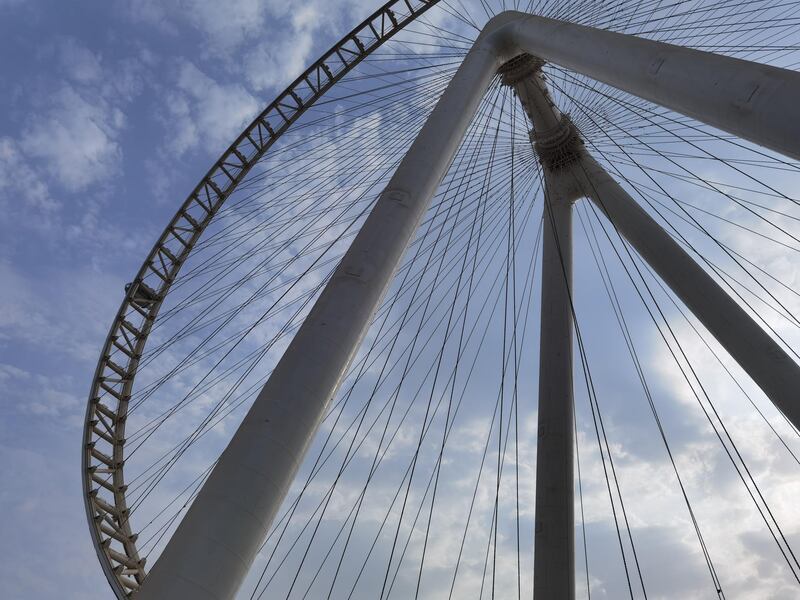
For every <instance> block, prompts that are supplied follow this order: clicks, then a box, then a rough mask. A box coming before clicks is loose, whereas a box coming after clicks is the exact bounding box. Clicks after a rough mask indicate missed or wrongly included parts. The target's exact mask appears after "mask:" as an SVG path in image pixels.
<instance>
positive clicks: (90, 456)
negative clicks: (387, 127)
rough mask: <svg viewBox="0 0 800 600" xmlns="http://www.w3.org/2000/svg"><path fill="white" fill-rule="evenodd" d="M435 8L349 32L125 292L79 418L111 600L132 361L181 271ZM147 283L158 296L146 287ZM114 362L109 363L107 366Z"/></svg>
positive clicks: (124, 587) (270, 113) (383, 16)
mask: <svg viewBox="0 0 800 600" xmlns="http://www.w3.org/2000/svg"><path fill="white" fill-rule="evenodd" d="M437 2H438V0H416V1H414V0H395V1H393V2H387V3H386V4H385V5H384V6H383V7H381V8H380V9H379V10H378V11H376V12H375V13H373V14H372V15H371V16H370V17H369V18H368V19H366V20H365V21H364V22H363V23H361V24H360V25H359V26H358V27H356V28H355V29H354V30H353V31H352V32H350V34H348V35H347V36H346V37H345V38H343V39H342V40H341V41H340V42H339V43H338V44H336V45H335V46H334V47H333V48H331V49H330V50H329V51H328V52H327V53H326V54H325V55H324V56H323V57H322V58H320V59H319V60H318V61H317V62H315V63H314V64H313V65H312V66H311V67H309V68H308V69H307V70H306V72H305V73H303V74H302V75H301V76H300V77H298V78H297V79H296V80H295V81H294V82H293V83H292V84H291V85H290V86H289V87H288V88H287V89H286V90H284V92H283V93H281V94H280V95H279V96H278V97H277V98H276V99H275V100H273V101H272V102H271V103H270V105H269V106H268V107H267V108H266V109H265V110H264V111H263V112H262V113H261V114H260V115H259V116H258V117H257V118H256V119H255V120H254V121H253V122H252V123H251V124H250V126H248V127H247V129H245V130H244V131H243V132H242V134H241V135H240V136H239V137H238V138H237V139H236V141H235V142H234V143H233V144H231V146H230V148H228V149H227V150H226V151H225V153H224V154H223V155H222V156H221V157H220V158H219V160H218V161H217V162H216V163H215V164H214V166H213V167H212V168H211V170H210V171H209V172H208V173H207V174H206V176H205V177H204V178H203V179H202V181H200V183H199V184H198V185H197V187H196V188H195V189H194V190H193V191H192V193H191V194H190V195H189V197H188V198H187V199H186V201H185V202H184V203H183V205H182V206H181V208H180V209H179V210H178V212H177V213H176V214H175V216H174V217H173V219H172V221H171V222H170V223H169V225H167V227H166V229H165V230H164V233H163V234H162V235H161V237H160V238H159V239H158V241H157V242H156V244H155V246H154V247H153V249H152V250H151V251H150V254H149V255H148V257H147V259H146V260H145V262H144V264H143V265H142V268H141V269H140V270H139V273H137V275H136V278H135V279H134V280H133V282H132V283H131V284H130V286H129V287H128V289H127V294H126V296H125V300H124V301H123V303H122V306H121V307H120V309H119V312H118V313H117V317H116V319H115V320H114V325H113V326H112V328H111V331H110V332H109V335H108V339H107V340H106V344H105V347H104V348H103V351H102V354H101V357H100V361H99V363H98V365H97V371H96V374H95V379H94V384H93V386H92V391H91V398H90V402H89V407H88V412H87V416H86V423H87V425H86V431H85V437H84V440H85V441H84V443H85V451H84V458H83V460H84V464H83V479H84V492H85V497H86V510H87V513H88V517H89V521H90V523H91V525H92V527H91V531H92V537H93V538H94V541H95V545H96V547H97V549H98V556H99V558H100V561H101V563H102V565H103V570H104V571H105V573H106V576H107V577H108V579H109V582H110V583H111V585H112V587H113V588H114V590H115V592H116V593H117V595H118V596H120V597H122V596H125V595H128V594H129V593H130V592H131V591H135V590H137V589H138V588H139V585H140V584H141V582H142V581H143V580H144V577H145V564H144V560H142V559H141V558H140V557H139V553H138V551H137V549H136V535H135V534H133V532H132V531H131V525H130V522H129V520H128V508H127V502H126V499H125V491H126V486H125V475H124V467H125V421H126V417H127V411H128V402H129V399H130V397H131V391H132V389H133V385H134V380H135V378H136V371H137V368H138V365H139V359H140V358H141V356H142V353H143V351H144V348H145V344H146V343H147V338H148V335H149V333H150V330H151V328H152V326H153V323H154V322H155V320H156V318H157V317H158V312H159V309H160V308H161V304H162V302H163V300H164V298H165V297H166V295H167V293H168V292H169V289H170V287H171V285H172V283H173V282H174V281H175V278H176V277H177V276H178V273H179V271H180V269H181V266H182V265H183V263H184V262H185V261H186V259H187V258H188V256H189V254H190V253H191V251H192V248H193V247H194V246H195V244H196V243H197V241H198V240H199V239H200V237H201V236H202V235H203V231H205V229H206V227H207V226H208V224H209V223H211V220H212V219H213V218H214V215H216V214H217V212H219V210H220V208H221V207H222V205H223V204H224V203H225V200H226V199H227V198H228V196H229V195H230V194H231V193H232V192H233V190H235V189H236V187H237V186H238V185H239V183H240V182H241V181H242V180H243V179H244V178H245V176H246V175H247V174H248V173H249V172H250V170H251V169H252V167H253V166H254V165H255V164H256V163H258V161H259V160H261V158H262V157H263V156H264V154H265V153H266V152H267V151H268V150H269V149H270V147H271V146H272V145H273V144H274V143H275V142H276V141H277V140H278V138H279V137H280V136H281V135H283V134H284V133H285V132H286V131H287V130H288V129H289V128H290V127H291V125H292V124H293V123H294V122H296V121H297V119H299V118H300V116H301V115H302V114H303V113H304V112H305V111H306V110H307V109H308V107H310V106H311V105H313V104H314V103H315V102H316V101H317V100H318V99H319V98H321V97H322V96H323V95H324V94H325V92H327V91H328V90H329V89H330V88H331V87H333V86H334V85H335V84H336V82H337V81H339V80H340V79H342V78H343V77H344V76H345V75H347V73H349V72H350V71H351V70H352V69H353V68H354V67H356V66H357V65H358V64H359V63H360V62H361V61H362V60H363V59H364V58H366V57H367V56H368V55H369V54H370V53H372V52H373V51H374V50H376V49H377V48H379V47H380V46H381V45H382V44H383V43H384V42H386V41H387V40H389V39H390V38H391V37H392V36H393V35H395V34H396V33H397V32H398V31H401V30H402V29H403V27H405V26H406V25H407V24H408V23H411V22H412V21H414V19H416V18H417V17H418V16H419V15H421V14H423V13H425V12H426V11H427V10H428V9H429V8H430V7H432V6H434V5H435V4H436V3H437ZM152 276H155V280H156V281H158V282H159V283H158V286H157V287H151V286H150V285H148V284H147V283H145V282H146V281H151V280H153V279H154V278H153V277H152ZM112 357H113V359H112Z"/></svg>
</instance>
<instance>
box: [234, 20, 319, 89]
mask: <svg viewBox="0 0 800 600" xmlns="http://www.w3.org/2000/svg"><path fill="white" fill-rule="evenodd" d="M319 27H320V15H319V12H318V11H317V9H316V8H314V7H313V6H306V7H305V8H301V9H299V10H298V11H297V12H295V13H294V14H293V15H292V17H291V19H290V27H287V28H282V29H281V30H280V32H277V35H275V36H272V37H270V38H269V39H266V40H264V41H262V42H261V43H259V44H258V45H257V46H256V47H255V48H254V49H253V50H251V51H250V52H248V54H247V56H246V58H245V74H246V76H247V79H248V81H249V82H250V85H252V86H253V87H254V88H256V89H258V90H264V89H267V88H271V87H278V86H280V87H283V86H285V85H288V84H289V83H290V82H291V81H292V80H293V79H294V78H295V77H297V76H298V75H300V73H302V72H303V71H304V70H305V69H306V67H307V66H308V65H309V63H310V62H311V61H312V60H313V59H314V57H312V55H311V54H312V51H313V49H314V40H315V34H316V31H317V30H318V29H319Z"/></svg>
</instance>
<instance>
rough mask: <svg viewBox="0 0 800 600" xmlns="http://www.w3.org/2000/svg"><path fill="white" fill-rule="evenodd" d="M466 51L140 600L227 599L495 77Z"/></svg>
mask: <svg viewBox="0 0 800 600" xmlns="http://www.w3.org/2000/svg"><path fill="white" fill-rule="evenodd" d="M498 60H499V58H498V54H497V52H496V51H495V49H494V48H493V47H492V46H491V44H490V43H489V42H488V41H487V42H486V43H481V42H479V43H478V44H476V46H475V47H474V48H473V49H472V50H471V51H470V52H469V54H468V55H467V57H466V58H465V60H464V62H463V64H462V65H461V67H460V68H459V70H458V72H457V73H456V75H455V76H454V78H453V80H452V81H451V82H450V84H449V85H448V87H447V89H446V91H445V92H444V94H443V95H442V97H441V99H440V100H439V102H438V104H437V106H436V108H435V109H434V111H433V112H432V114H431V116H430V117H429V119H428V121H427V123H426V124H425V126H424V127H423V128H422V130H421V131H420V133H419V135H418V137H417V139H416V140H415V141H414V143H413V145H412V146H411V148H410V149H409V151H408V154H407V155H406V156H405V158H404V159H403V161H402V162H401V164H400V166H399V167H398V169H397V172H396V173H395V175H394V176H393V177H392V179H391V181H390V182H389V184H388V186H387V188H386V190H385V191H384V192H383V194H382V195H381V197H380V198H379V199H378V202H377V204H376V205H375V207H374V209H373V210H372V213H371V214H370V215H369V217H368V218H367V220H366V222H365V223H364V225H363V227H362V228H361V231H360V232H359V234H358V235H357V236H356V238H355V240H354V241H353V243H352V245H351V247H350V249H349V250H348V251H347V253H346V254H345V256H344V258H343V259H342V262H341V264H340V266H339V267H338V268H337V269H336V272H335V273H334V275H333V277H332V279H331V280H330V282H329V283H328V284H327V286H326V287H325V289H324V290H323V292H322V294H321V295H320V297H319V299H318V300H317V302H316V304H315V305H314V307H313V308H312V310H311V312H310V314H309V315H308V317H307V319H306V320H305V322H304V323H303V325H302V327H301V328H300V329H299V331H298V332H297V334H296V335H295V337H294V339H293V340H292V342H291V344H290V346H289V348H288V349H287V350H286V352H285V353H284V355H283V357H282V358H281V360H280V362H279V363H278V365H277V366H276V367H275V370H274V372H273V373H272V375H271V377H270V378H269V380H268V382H267V383H266V385H265V386H264V388H263V390H262V391H261V393H260V394H259V396H258V398H257V399H256V401H255V403H254V404H253V406H252V408H251V409H250V411H249V412H248V414H247V415H246V416H245V418H244V420H243V422H242V424H241V425H240V427H239V429H238V430H237V432H236V433H235V435H234V437H233V439H232V440H231V442H230V444H229V445H228V447H227V448H226V449H225V451H224V452H223V453H222V455H221V456H220V459H219V461H218V462H217V465H216V466H215V468H214V470H213V472H212V473H211V475H210V477H209V478H208V481H207V482H206V483H205V485H204V486H203V488H202V490H201V491H200V493H199V495H198V496H197V498H196V499H195V501H194V502H193V503H192V506H191V507H190V509H189V511H188V513H187V514H186V516H185V517H184V519H183V521H182V522H181V524H180V525H179V527H178V529H177V531H176V532H175V534H174V535H173V537H172V539H171V540H170V541H169V542H168V544H167V546H166V548H165V549H164V551H163V553H162V554H161V556H160V557H159V559H158V561H157V562H156V564H155V566H154V567H153V569H152V570H151V571H150V573H149V574H148V576H147V578H146V579H145V581H144V584H143V586H142V589H141V591H139V592H138V593H137V599H138V600H230V599H231V598H233V597H234V596H235V594H236V591H237V590H238V588H239V586H240V585H241V583H242V581H243V580H244V578H245V576H246V575H247V572H248V571H249V569H250V566H251V564H252V562H253V560H254V558H255V556H256V554H257V552H258V549H259V547H260V545H261V543H262V542H263V541H264V538H265V537H266V535H267V532H268V530H269V527H270V525H271V523H272V521H273V519H274V517H275V515H276V513H277V511H278V509H279V507H280V505H281V503H282V502H283V499H284V497H285V496H286V493H287V492H288V490H289V486H290V485H291V483H292V480H293V479H294V475H295V473H296V471H297V469H298V467H299V466H300V464H301V462H302V460H303V456H304V454H305V452H306V449H307V447H308V444H309V443H310V441H311V439H312V437H313V435H314V433H315V432H316V430H317V426H318V424H319V422H320V420H321V418H322V417H323V415H324V413H325V410H326V408H327V406H328V404H329V401H330V399H331V398H332V396H333V395H334V394H335V392H336V390H337V388H338V386H339V384H340V382H341V379H342V377H343V375H344V373H345V372H346V370H347V368H348V366H349V364H350V362H351V361H352V359H353V356H354V354H355V352H356V350H357V349H358V346H359V343H360V342H361V339H362V338H363V336H364V334H365V332H366V330H367V328H368V326H369V324H370V322H371V320H372V317H373V315H374V313H375V311H376V310H377V308H378V306H379V304H380V302H381V299H382V297H383V295H384V293H385V292H386V290H387V288H388V286H389V283H390V281H391V278H392V276H393V274H394V272H395V270H396V268H397V265H398V263H399V261H400V259H401V257H402V255H403V253H404V251H405V249H406V247H407V245H408V244H409V242H410V240H411V238H412V236H413V234H414V232H415V230H416V228H417V226H418V224H419V222H420V220H421V219H422V217H423V215H424V214H425V211H426V209H427V208H428V205H429V203H430V200H431V198H432V197H433V194H434V193H435V191H436V188H437V187H438V185H439V183H440V182H441V180H442V178H443V177H444V175H445V173H446V172H447V169H448V168H449V166H450V163H451V161H452V159H453V157H454V155H455V153H456V151H457V149H458V147H459V145H460V143H461V140H462V138H463V136H464V133H465V132H466V129H467V127H468V126H469V124H470V122H471V121H472V118H473V116H474V114H475V112H476V110H477V108H478V106H479V103H480V101H481V100H482V98H483V97H484V95H485V93H486V90H487V89H488V87H489V85H490V83H491V80H492V78H493V76H494V75H495V72H496V70H497V66H498Z"/></svg>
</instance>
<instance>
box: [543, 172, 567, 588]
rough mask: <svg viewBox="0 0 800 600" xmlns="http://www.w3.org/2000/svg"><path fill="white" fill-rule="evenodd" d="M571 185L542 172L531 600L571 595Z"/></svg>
mask: <svg viewBox="0 0 800 600" xmlns="http://www.w3.org/2000/svg"><path fill="white" fill-rule="evenodd" d="M571 180H572V175H571V174H570V173H569V172H568V171H560V172H559V173H558V174H556V175H553V174H552V173H546V174H545V205H544V225H543V227H544V231H543V246H542V314H541V337H540V341H539V348H540V350H539V415H538V423H539V426H538V440H537V444H536V524H535V533H534V550H535V552H534V565H533V590H534V598H536V599H537V600H539V599H541V600H551V599H557V600H573V599H574V598H575V547H574V546H575V515H574V513H575V508H574V496H575V491H574V488H575V479H574V475H573V456H574V452H573V448H574V444H575V436H574V433H573V431H574V429H573V427H574V425H573V418H574V417H573V413H574V401H573V387H572V332H573V323H572V302H571V287H572V201H573V200H574V199H575V197H574V194H572V193H571V192H570V190H569V187H570V186H569V184H570V183H571ZM572 187H574V186H572Z"/></svg>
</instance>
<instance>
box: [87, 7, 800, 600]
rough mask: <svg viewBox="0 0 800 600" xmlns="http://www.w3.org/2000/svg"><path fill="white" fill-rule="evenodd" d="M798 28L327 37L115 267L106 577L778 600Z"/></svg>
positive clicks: (152, 592)
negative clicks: (148, 244) (138, 260)
mask: <svg viewBox="0 0 800 600" xmlns="http://www.w3.org/2000/svg"><path fill="white" fill-rule="evenodd" d="M799 17H800V2H795V1H787V2H782V3H779V4H777V5H776V4H775V3H769V2H764V1H761V0H756V1H755V2H749V3H747V4H744V3H741V2H739V1H735V0H722V1H718V2H707V1H704V0H696V1H695V0H693V1H687V2H664V1H662V0H642V1H639V2H630V1H622V0H609V1H607V2H597V1H595V0H581V1H577V2H570V3H562V2H552V1H549V0H536V1H531V2H517V1H513V2H512V1H510V0H509V1H508V2H505V1H503V2H500V1H499V0H498V1H495V2H488V1H485V0H481V1H480V2H475V3H471V2H468V1H466V0H427V1H426V0H416V1H414V0H396V1H393V2H387V3H386V4H385V5H384V6H383V7H381V8H380V9H379V10H377V11H376V12H375V13H373V14H372V15H371V16H370V17H369V18H368V19H366V20H365V21H364V22H362V23H361V24H360V25H359V26H358V27H356V28H355V29H354V30H353V31H352V32H350V33H349V34H348V35H347V36H345V37H344V38H342V40H341V41H340V42H339V43H337V44H336V45H335V46H334V47H333V48H332V49H331V50H329V51H328V52H326V53H325V54H324V55H323V56H322V57H321V58H320V59H319V60H318V61H316V62H315V63H314V64H313V65H311V66H310V67H309V68H308V69H307V70H306V71H305V72H304V73H303V74H302V75H301V76H300V77H298V78H297V79H296V80H295V81H294V82H293V83H292V84H291V85H290V86H289V87H288V88H287V89H286V90H285V91H284V92H283V93H281V94H280V95H279V96H278V97H277V98H276V99H275V100H274V101H273V102H272V103H271V104H269V106H268V107H267V108H266V109H265V110H264V111H263V112H262V113H261V114H260V115H259V116H258V117H257V118H256V119H255V120H254V121H253V122H252V123H251V124H250V125H249V126H248V127H247V128H245V130H244V131H243V132H242V133H241V134H240V135H239V136H238V137H237V138H236V140H235V141H234V142H233V144H232V145H231V146H230V147H229V148H228V149H227V150H226V151H225V152H224V153H223V155H222V156H221V157H220V159H219V160H218V161H217V162H216V163H215V164H214V166H213V167H212V168H211V170H210V171H209V172H208V173H207V174H206V176H205V177H204V178H203V179H202V180H201V182H200V183H199V184H198V185H197V187H196V188H195V189H194V190H193V191H192V192H191V194H190V195H189V197H188V198H187V199H186V201H185V202H184V203H183V204H182V205H181V206H180V208H179V210H178V212H177V213H176V215H175V216H174V217H173V219H172V220H171V221H170V223H169V224H168V225H167V227H166V228H165V230H164V232H163V233H162V235H161V236H160V237H159V239H158V240H157V242H156V244H155V246H154V247H153V249H152V250H151V251H150V253H149V255H148V256H147V258H146V260H145V262H144V264H143V265H142V267H141V269H140V270H139V272H138V273H137V274H136V276H135V277H134V278H133V280H132V282H131V283H130V284H129V285H128V286H126V289H125V297H124V300H123V303H122V306H121V307H120V310H119V312H118V314H117V316H116V318H115V319H114V322H113V325H112V327H111V330H110V332H109V335H108V338H107V340H106V343H105V345H104V347H103V349H102V351H101V356H100V361H99V363H98V367H97V371H96V373H95V377H94V381H93V385H92V389H91V393H90V398H89V402H88V408H87V414H86V423H85V430H84V439H83V464H82V469H83V482H84V489H83V491H84V496H85V503H86V510H87V516H88V520H89V527H90V531H91V535H92V540H93V542H94V545H95V548H96V550H97V555H98V558H99V560H100V564H101V566H102V568H103V570H104V573H105V575H106V577H107V579H108V581H109V583H110V585H111V587H112V589H113V591H114V593H115V594H116V596H117V597H118V598H141V599H142V600H150V599H161V598H209V599H221V598H233V597H234V596H235V597H237V598H250V599H251V600H252V599H254V598H262V597H264V598H266V597H286V598H316V597H327V598H340V597H341V598H376V597H380V598H381V599H383V598H384V597H385V598H389V597H391V596H394V597H410V596H411V595H414V597H422V598H428V597H430V598H434V597H435V598H439V597H442V598H443V597H448V598H453V597H458V598H462V597H463V598H471V597H476V598H483V597H492V598H494V597H498V598H521V597H524V596H528V597H529V596H531V594H532V593H533V594H535V597H536V598H539V599H541V598H575V597H581V598H591V596H592V595H593V594H594V595H595V596H597V597H615V598H617V597H630V598H631V599H633V598H640V597H641V598H647V597H648V596H651V597H673V596H674V595H681V597H687V598H692V597H703V598H708V597H718V598H726V597H729V596H726V593H728V594H732V595H731V596H730V597H736V596H735V591H736V590H742V589H745V590H747V594H749V595H748V596H747V597H753V598H755V597H779V594H784V595H787V597H792V595H793V594H797V593H798V591H800V562H798V555H797V554H796V552H795V548H796V547H797V545H798V536H800V515H798V514H797V511H796V510H793V508H792V502H793V498H795V497H796V492H797V485H798V484H797V482H798V481H800V478H798V477H797V475H798V469H800V458H798V457H799V456H800V454H798V453H800V433H799V432H798V427H797V426H798V423H800V392H798V389H800V387H798V385H800V367H798V366H797V363H798V362H799V361H800V356H799V355H798V352H797V350H798V349H800V320H799V319H798V318H797V316H796V313H797V310H796V309H797V308H798V307H800V291H798V290H799V289H800V261H798V259H797V253H798V252H800V237H798V236H800V226H798V223H800V208H798V206H799V205H800V200H798V196H797V193H796V191H794V190H796V189H797V183H800V163H798V162H797V159H798V158H800V143H798V142H797V141H796V140H798V139H800V136H798V135H797V134H800V110H798V109H797V108H796V107H795V106H794V105H795V104H796V98H797V97H800V78H799V77H798V74H797V73H796V67H797V64H800V63H798V56H799V55H798V50H799V49H800V45H799V44H800V34H799V33H798V31H800V29H798V27H797V25H798V18H799ZM617 34H622V35H617ZM690 49H691V50H690ZM695 51H700V53H694V54H693V53H692V52H695ZM701 53H702V54H701ZM562 65H563V66H562ZM573 217H574V221H575V223H574V224H573V222H572V221H573ZM573 230H574V231H573ZM573 254H574V258H573ZM573 263H574V266H573ZM573 269H574V271H575V272H574V274H573ZM540 319H541V322H540ZM573 356H574V359H573ZM573 361H574V362H573ZM537 366H538V368H537ZM795 384H798V385H795ZM573 388H574V389H573ZM793 494H794V495H793ZM722 498H727V500H725V501H724V502H723V501H722V500H721V499H722ZM720 506H722V507H723V508H722V509H720ZM748 544H750V545H748ZM534 549H535V550H536V551H534ZM754 556H755V557H756V558H753V557H754ZM744 557H750V560H751V561H752V562H751V563H749V564H747V565H744V566H743V561H744V560H745V559H744ZM670 561H671V562H672V563H674V564H666V563H669V562H670ZM670 574H673V575H670ZM679 575H680V577H679ZM681 578H682V579H683V580H684V581H679V579H681ZM379 590H380V591H379ZM237 593H238V595H236V594H237Z"/></svg>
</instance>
